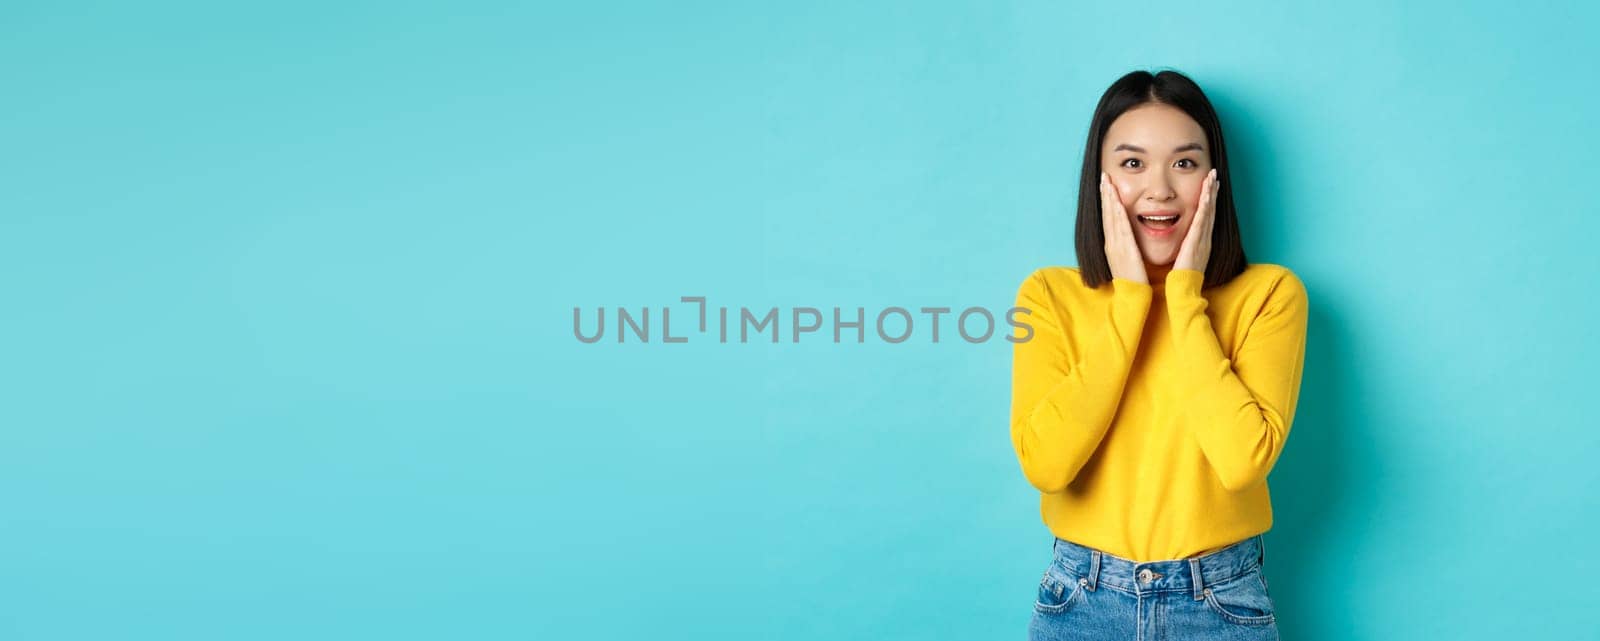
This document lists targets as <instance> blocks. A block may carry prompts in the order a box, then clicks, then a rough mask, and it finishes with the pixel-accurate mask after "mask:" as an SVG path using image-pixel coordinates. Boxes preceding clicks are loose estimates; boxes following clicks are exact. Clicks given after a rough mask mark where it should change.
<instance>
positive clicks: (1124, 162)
mask: <svg viewBox="0 0 1600 641" xmlns="http://www.w3.org/2000/svg"><path fill="white" fill-rule="evenodd" d="M1130 162H1133V163H1136V162H1139V159H1138V158H1129V159H1127V160H1124V161H1122V166H1123V167H1127V166H1128V163H1130Z"/></svg>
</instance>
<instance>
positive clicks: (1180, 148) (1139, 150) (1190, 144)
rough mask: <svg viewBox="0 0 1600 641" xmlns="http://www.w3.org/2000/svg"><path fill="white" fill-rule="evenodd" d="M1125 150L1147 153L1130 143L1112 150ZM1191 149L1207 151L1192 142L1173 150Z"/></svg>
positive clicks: (1142, 148) (1173, 151)
mask: <svg viewBox="0 0 1600 641" xmlns="http://www.w3.org/2000/svg"><path fill="white" fill-rule="evenodd" d="M1124 149H1126V150H1128V151H1131V152H1134V153H1140V154H1142V153H1145V151H1144V147H1139V146H1136V145H1130V144H1128V143H1122V144H1120V145H1117V147H1116V148H1115V149H1112V150H1111V151H1122V150H1124ZM1190 149H1193V150H1195V151H1205V147H1202V146H1200V143H1197V142H1191V143H1189V144H1187V145H1181V146H1179V147H1178V148H1177V149H1174V150H1172V153H1178V152H1180V151H1188V150H1190Z"/></svg>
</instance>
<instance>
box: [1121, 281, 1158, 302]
mask: <svg viewBox="0 0 1600 641" xmlns="http://www.w3.org/2000/svg"><path fill="white" fill-rule="evenodd" d="M1111 293H1112V294H1113V295H1115V296H1117V297H1118V298H1126V297H1131V298H1134V299H1139V298H1145V299H1150V298H1154V297H1155V287H1152V286H1151V285H1150V283H1141V282H1139V281H1136V280H1128V279H1126V278H1113V279H1111Z"/></svg>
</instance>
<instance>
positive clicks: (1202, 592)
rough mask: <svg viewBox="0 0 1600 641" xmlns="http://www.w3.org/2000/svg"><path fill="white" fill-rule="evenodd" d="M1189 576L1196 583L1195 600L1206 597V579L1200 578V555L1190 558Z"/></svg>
mask: <svg viewBox="0 0 1600 641" xmlns="http://www.w3.org/2000/svg"><path fill="white" fill-rule="evenodd" d="M1189 576H1190V577H1191V578H1192V581H1191V582H1192V583H1193V584H1194V600H1196V601H1199V600H1201V599H1204V598H1206V585H1205V582H1204V581H1201V580H1200V558H1199V557H1190V558H1189Z"/></svg>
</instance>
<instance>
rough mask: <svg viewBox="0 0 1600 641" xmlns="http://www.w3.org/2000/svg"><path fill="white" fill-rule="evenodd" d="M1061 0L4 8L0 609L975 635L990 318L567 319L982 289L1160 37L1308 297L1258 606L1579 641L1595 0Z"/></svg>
mask: <svg viewBox="0 0 1600 641" xmlns="http://www.w3.org/2000/svg"><path fill="white" fill-rule="evenodd" d="M1102 4H1103V5H1104V6H1093V5H1090V4H1088V3H1083V4H1073V5H1065V4H1063V5H1056V4H1048V3H978V2H974V3H910V2H902V3H870V4H858V3H822V4H804V3H802V4H800V5H789V4H777V3H768V4H766V5H765V6H753V5H750V4H747V3H724V4H714V3H703V2H699V3H696V2H690V3H659V4H655V5H648V4H626V5H618V6H604V7H601V6H589V7H581V6H576V5H574V6H544V5H517V4H510V3H506V4H494V3H483V4H474V5H467V4H464V3H450V4H448V5H446V4H445V3H438V4H436V5H433V6H427V5H425V4H423V3H365V4H362V3H340V4H336V5H333V4H325V3H281V2H280V3H257V4H253V5H235V6H230V7H226V8H224V7H221V6H218V5H216V4H214V3H198V2H196V3H189V4H182V3H159V4H158V3H141V4H119V3H104V4H98V3H31V2H27V3H12V4H9V5H7V7H6V8H5V9H4V11H3V19H0V81H3V83H4V84H3V86H4V99H3V105H4V106H3V107H0V114H3V118H0V143H3V144H0V174H3V176H4V179H3V185H4V186H3V188H0V261H3V262H0V284H3V285H0V287H3V288H0V291H3V293H4V296H5V303H6V304H5V307H4V310H5V311H4V315H3V318H4V320H3V323H4V332H3V336H4V338H3V339H0V340H4V346H3V358H0V363H3V364H0V385H3V387H0V389H3V390H4V397H3V403H0V408H3V409H0V412H3V413H0V421H3V425H4V430H3V432H0V434H3V441H0V509H3V517H0V549H4V550H6V552H5V553H4V554H0V576H4V577H5V580H4V581H0V604H3V605H0V636H3V637H4V638H7V639H164V640H176V639H208V640H209V639H272V640H277V639H351V638H373V639H379V638H381V639H443V638H464V639H465V638H471V639H624V638H652V639H693V640H707V639H783V640H788V639H855V638H861V639H962V640H965V639H1016V638H1021V637H1022V636H1023V634H1024V632H1023V630H1024V627H1025V624H1026V621H1027V618H1028V616H1029V613H1030V603H1031V599H1032V598H1033V596H1034V590H1035V586H1036V584H1037V583H1036V582H1037V580H1038V577H1039V575H1040V573H1041V572H1042V569H1043V567H1044V565H1045V564H1046V562H1047V561H1048V558H1049V541H1050V539H1049V535H1048V533H1047V531H1046V530H1045V529H1044V526H1043V524H1042V523H1041V522H1040V520H1039V514H1038V504H1037V494H1036V493H1035V491H1034V490H1033V489H1032V488H1031V487H1030V486H1028V485H1027V483H1026V482H1025V481H1024V480H1023V478H1022V476H1021V473H1020V471H1019V469H1018V467H1017V464H1016V461H1015V458H1014V454H1013V453H1012V451H1011V445H1010V442H1009V436H1008V432H1007V417H1008V402H1009V391H1008V390H1009V376H1010V372H1009V364H1010V351H1009V350H1010V345H1009V343H1006V342H1004V341H1002V340H999V339H998V338H996V339H994V340H991V341H990V342H987V343H983V344H976V345H974V344H968V343H965V342H962V341H959V340H952V334H951V333H950V332H951V326H949V325H946V326H945V327H944V334H943V335H942V336H941V342H940V343H938V344H933V343H931V342H930V341H929V340H928V339H929V338H930V336H929V334H928V333H926V332H925V331H922V330H925V329H926V328H919V331H918V332H917V333H916V334H915V337H914V338H913V340H911V341H908V342H906V343H902V344H897V345H891V344H885V343H883V342H881V341H879V340H877V339H876V338H871V339H870V340H868V341H867V342H866V343H865V344H860V345H858V344H853V343H847V344H842V345H835V344H832V343H831V340H812V341H805V340H802V341H801V342H800V343H789V342H787V340H786V341H785V342H783V343H780V344H777V345H773V344H770V343H751V344H737V343H732V344H719V343H717V342H715V341H713V340H710V339H709V338H707V337H705V336H701V337H699V339H698V340H696V339H694V338H691V340H690V342H688V343H686V344H681V345H665V344H662V343H661V342H660V340H659V326H658V325H655V324H653V325H652V330H651V331H652V333H655V334H656V338H655V339H654V340H652V341H651V342H650V343H648V344H640V343H637V342H628V343H624V344H617V343H615V342H612V341H609V340H608V341H603V342H601V343H598V344H594V345H587V344H583V343H580V342H579V341H577V340H576V339H575V338H574V336H573V333H572V309H573V308H574V307H578V306H582V307H584V308H587V309H592V308H594V307H597V306H605V307H608V308H610V309H611V311H612V312H613V313H614V309H615V307H617V306H627V307H630V308H631V309H635V310H637V309H638V308H640V307H646V306H648V307H650V309H651V314H652V315H655V316H657V318H655V319H654V320H655V321H657V322H659V313H660V309H661V307H662V306H672V307H673V308H674V313H675V319H674V320H675V321H676V322H677V324H675V326H674V333H675V334H684V333H686V332H684V331H682V329H680V328H684V329H687V328H689V327H691V325H690V324H689V322H687V321H685V320H680V319H688V318H692V314H693V312H694V309H695V308H694V307H693V306H691V305H686V304H682V303H679V302H678V297H680V296H706V297H707V298H708V300H709V302H710V304H711V305H712V306H713V307H715V306H719V305H724V306H731V307H734V308H737V307H739V306H746V307H751V308H757V309H764V308H766V307H769V306H778V307H780V308H781V309H783V310H788V309H791V308H793V307H797V306H816V307H820V308H823V309H825V310H826V309H828V308H831V307H834V306H840V307H845V308H847V309H850V308H853V307H855V306H863V307H866V308H867V309H868V310H869V311H868V313H869V314H871V313H873V312H875V311H876V310H880V309H882V308H884V307H888V306H893V305H900V306H905V307H911V308H915V307H919V306H924V305H927V306H951V307H955V308H957V309H960V308H964V307H967V306H983V307H986V308H989V309H992V310H1000V309H1004V308H1005V307H1008V306H1010V305H1011V304H1012V302H1013V297H1014V295H1015V292H1016V287H1017V285H1018V283H1020V281H1021V279H1022V278H1023V277H1025V276H1026V275H1027V274H1028V273H1029V272H1030V271H1032V270H1033V269H1035V268H1037V267H1040V266H1043V265H1071V264H1075V257H1074V254H1073V251H1072V238H1071V229H1072V226H1071V216H1072V207H1073V202H1074V199H1075V177H1076V171H1077V166H1078V163H1079V162H1080V158H1081V153H1082V144H1083V143H1082V141H1083V139H1084V135H1085V132H1086V129H1085V128H1086V126H1087V124H1088V120H1089V116H1090V113H1091V110H1092V108H1093V106H1094V102H1095V100H1096V99H1097V98H1098V96H1099V94H1100V92H1101V91H1103V90H1104V88H1105V87H1106V86H1107V85H1108V84H1109V83H1110V82H1111V81H1113V80H1114V79H1116V78H1117V77H1118V76H1120V75H1121V74H1122V73H1125V72H1127V71H1129V70H1132V69H1136V68H1143V69H1149V70H1157V69H1161V68H1167V67H1171V68H1176V69H1179V70H1182V71H1184V72H1186V73H1188V74H1190V75H1191V76H1192V77H1193V78H1194V79H1195V80H1197V81H1198V82H1199V83H1200V84H1201V85H1202V86H1203V87H1204V88H1205V89H1206V90H1207V91H1208V93H1209V95H1210V96H1211V98H1212V100H1213V101H1214V102H1215V104H1216V105H1217V107H1218V109H1219V111H1220V112H1221V115H1222V118H1223V120H1224V126H1225V129H1226V131H1227V134H1228V145H1229V148H1230V150H1231V152H1232V161H1233V163H1234V172H1235V174H1234V175H1235V185H1234V186H1235V189H1236V190H1237V192H1236V193H1237V195H1238V198H1239V202H1240V208H1241V212H1242V218H1243V219H1242V224H1243V228H1244V230H1245V233H1246V238H1247V242H1246V246H1247V250H1248V252H1249V256H1250V258H1251V259H1252V260H1254V261H1256V262H1271V263H1278V264H1284V265H1288V266H1290V267H1291V268H1293V269H1294V270H1295V271H1296V272H1297V273H1298V274H1299V275H1300V276H1301V278H1302V279H1303V280H1304V281H1305V283H1306V284H1307V286H1308V288H1309V291H1310V293H1311V296H1312V305H1311V309H1312V313H1311V324H1310V342H1309V353H1308V358H1307V364H1306V373H1305V379H1304V384H1303V394H1302V397H1301V398H1302V403H1301V406H1300V409H1299V413H1298V416H1297V421H1296V423H1295V425H1294V430H1293V433H1292V436H1291V438H1290V440H1289V444H1288V447H1287V450H1286V452H1285V453H1284V455H1283V457H1282V458H1281V460H1280V461H1279V463H1278V465H1277V468H1276V470H1275V472H1274V473H1273V474H1272V476H1271V484H1272V488H1273V497H1274V504H1275V507H1276V523H1275V526H1274V528H1273V529H1272V530H1271V531H1270V532H1269V533H1268V535H1267V537H1266V540H1267V545H1268V549H1267V552H1268V558H1267V566H1266V573H1267V576H1268V578H1269V580H1270V581H1271V583H1272V586H1273V593H1274V596H1275V598H1276V600H1277V603H1278V608H1279V617H1280V620H1279V626H1280V629H1282V631H1283V633H1284V636H1285V638H1292V639H1329V640H1334V639H1338V640H1344V639H1403V638H1438V639H1500V638H1505V637H1507V636H1509V635H1512V634H1514V633H1515V634H1517V635H1518V636H1527V637H1530V638H1577V637H1583V636H1588V635H1594V634H1596V627H1597V626H1596V623H1595V621H1594V618H1593V607H1594V604H1595V603H1597V602H1600V587H1597V584H1596V583H1595V582H1594V581H1593V577H1594V576H1595V575H1596V573H1597V571H1600V551H1597V550H1596V548H1595V546H1594V544H1593V541H1594V534H1593V533H1594V531H1595V530H1596V527H1597V526H1600V514H1597V508H1596V503H1597V501H1596V489H1597V486H1600V471H1597V469H1600V466H1596V465H1595V464H1594V461H1595V459H1596V457H1597V455H1600V436H1597V433H1600V430H1597V421H1596V420H1595V419H1594V411H1593V405H1592V403H1593V399H1594V398H1595V392H1594V389H1593V388H1594V365H1595V362H1596V359H1597V357H1600V339H1597V338H1596V334H1597V332H1596V330H1595V324H1596V322H1597V321H1600V315H1597V314H1596V296H1595V293H1596V287H1595V285H1594V277H1595V273H1596V268H1597V267H1600V264H1597V263H1600V260H1597V259H1596V257H1595V256H1596V254H1595V252H1594V238H1595V233H1596V232H1595V227H1594V224H1595V221H1596V215H1597V214H1600V209H1597V206H1596V203H1597V202H1600V195H1597V194H1596V192H1595V185H1596V180H1595V175H1594V170H1595V166H1596V163H1595V154H1596V153H1597V148H1600V126H1597V125H1596V124H1595V120H1594V115H1595V114H1596V113H1600V93H1597V92H1596V91H1595V89H1594V87H1593V86H1592V85H1593V83H1592V82H1590V80H1591V77H1590V75H1588V74H1589V71H1588V66H1589V65H1590V63H1592V61H1594V60H1596V59H1600V45H1596V44H1595V41H1594V39H1593V38H1592V37H1591V36H1592V34H1593V31H1594V29H1595V27H1596V23H1597V18H1600V16H1597V14H1596V10H1595V9H1594V8H1592V7H1589V6H1584V5H1581V4H1580V3H1578V2H1566V3H1538V2H1534V3H1508V4H1503V5H1502V4H1485V5H1481V6H1476V7H1472V6H1463V5H1459V4H1450V5H1443V4H1438V3H1408V4H1402V5H1393V4H1391V3H1363V2H1356V3H1341V4H1324V5H1323V6H1313V5H1309V4H1302V5H1288V4H1284V3H1268V2H1260V3H1249V4H1234V3H1146V4H1141V5H1139V6H1138V7H1137V8H1135V7H1133V6H1132V5H1125V4H1117V3H1109V4H1106V3H1102ZM946 321H947V322H948V317H947V319H946ZM830 322H831V320H830ZM785 327H787V326H786V325H785ZM825 331H826V330H825ZM608 337H609V335H608ZM828 338H829V339H831V337H828Z"/></svg>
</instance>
